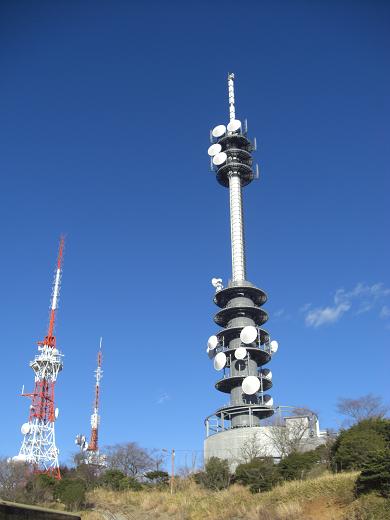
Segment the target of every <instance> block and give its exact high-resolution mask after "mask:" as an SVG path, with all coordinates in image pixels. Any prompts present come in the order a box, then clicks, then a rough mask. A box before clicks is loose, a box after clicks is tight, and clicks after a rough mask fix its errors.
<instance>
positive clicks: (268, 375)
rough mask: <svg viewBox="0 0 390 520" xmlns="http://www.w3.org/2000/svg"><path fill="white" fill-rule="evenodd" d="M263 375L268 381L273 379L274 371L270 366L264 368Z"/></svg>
mask: <svg viewBox="0 0 390 520" xmlns="http://www.w3.org/2000/svg"><path fill="white" fill-rule="evenodd" d="M261 375H262V376H263V377H264V379H268V381H271V379H272V372H271V370H270V369H269V368H264V369H263V370H262V371H261Z"/></svg>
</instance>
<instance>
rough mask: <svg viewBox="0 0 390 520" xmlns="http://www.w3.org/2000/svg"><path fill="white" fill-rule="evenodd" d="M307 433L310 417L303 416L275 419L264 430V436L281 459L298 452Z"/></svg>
mask: <svg viewBox="0 0 390 520" xmlns="http://www.w3.org/2000/svg"><path fill="white" fill-rule="evenodd" d="M312 415H314V414H313V412H312ZM286 419H287V421H286ZM309 431H310V417H308V415H307V414H305V415H302V416H296V417H287V418H282V417H275V418H274V419H273V421H272V422H270V425H269V427H268V428H266V429H265V430H264V434H265V435H266V436H267V437H268V438H269V440H270V441H271V444H272V446H273V448H274V449H275V451H276V452H277V453H278V454H279V456H280V457H282V458H283V457H286V456H287V455H290V453H294V452H297V451H300V449H301V447H302V439H303V438H304V437H305V436H307V435H308V434H309Z"/></svg>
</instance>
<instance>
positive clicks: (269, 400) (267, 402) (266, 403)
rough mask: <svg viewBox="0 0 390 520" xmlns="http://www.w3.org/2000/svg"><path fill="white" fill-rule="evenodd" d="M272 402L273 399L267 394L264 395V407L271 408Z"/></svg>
mask: <svg viewBox="0 0 390 520" xmlns="http://www.w3.org/2000/svg"><path fill="white" fill-rule="evenodd" d="M273 404H274V400H273V397H271V396H270V395H268V394H265V396H264V406H273Z"/></svg>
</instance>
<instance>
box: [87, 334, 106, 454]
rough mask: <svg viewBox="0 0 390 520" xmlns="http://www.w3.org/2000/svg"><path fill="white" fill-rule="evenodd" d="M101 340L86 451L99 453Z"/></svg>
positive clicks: (101, 373) (101, 375)
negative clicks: (89, 434)
mask: <svg viewBox="0 0 390 520" xmlns="http://www.w3.org/2000/svg"><path fill="white" fill-rule="evenodd" d="M102 357H103V356H102V338H100V345H99V352H98V355H97V368H96V370H95V380H96V382H95V401H94V407H93V414H92V415H91V438H90V441H89V445H88V448H87V450H88V451H92V452H95V453H96V454H98V453H99V446H98V437H99V435H98V431H99V424H100V416H99V397H100V381H101V379H102V377H103V370H102Z"/></svg>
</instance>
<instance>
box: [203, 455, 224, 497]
mask: <svg viewBox="0 0 390 520" xmlns="http://www.w3.org/2000/svg"><path fill="white" fill-rule="evenodd" d="M195 480H196V482H198V484H201V485H203V486H204V487H206V488H208V489H213V490H215V491H218V490H221V489H225V488H227V487H228V486H229V484H230V481H231V473H230V470H229V463H228V461H227V460H224V459H219V458H218V457H210V458H209V459H208V461H207V462H206V465H205V468H204V471H203V472H200V473H197V474H196V475H195Z"/></svg>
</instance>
